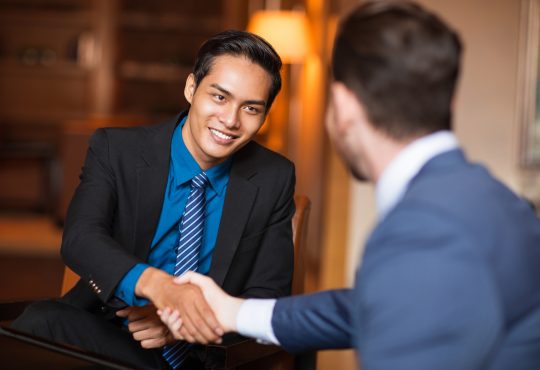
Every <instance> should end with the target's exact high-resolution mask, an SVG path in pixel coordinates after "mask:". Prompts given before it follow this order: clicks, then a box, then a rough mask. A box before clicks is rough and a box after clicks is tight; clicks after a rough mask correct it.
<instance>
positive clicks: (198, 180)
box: [191, 172, 208, 189]
mask: <svg viewBox="0 0 540 370" xmlns="http://www.w3.org/2000/svg"><path fill="white" fill-rule="evenodd" d="M206 185H208V176H206V174H205V173H204V172H201V173H200V174H198V175H197V176H195V177H194V178H193V179H192V180H191V186H192V187H194V188H199V189H204V188H205V187H206Z"/></svg>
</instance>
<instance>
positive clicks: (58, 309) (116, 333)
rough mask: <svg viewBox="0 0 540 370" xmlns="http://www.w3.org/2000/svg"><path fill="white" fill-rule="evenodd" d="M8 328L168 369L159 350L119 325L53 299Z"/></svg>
mask: <svg viewBox="0 0 540 370" xmlns="http://www.w3.org/2000/svg"><path fill="white" fill-rule="evenodd" d="M12 327H13V328H14V329H16V330H19V331H22V332H26V333H29V334H32V335H34V336H36V337H41V338H45V339H48V340H51V341H54V342H63V343H68V344H71V345H75V346H77V347H80V348H82V349H85V350H87V351H90V352H94V353H98V354H102V355H105V356H108V357H111V358H114V359H118V360H120V361H122V362H127V363H131V364H133V365H135V366H136V367H139V368H145V369H170V367H169V366H168V364H167V363H166V362H165V361H164V360H163V358H162V356H161V349H159V348H158V349H150V350H148V349H143V348H142V347H141V346H140V345H139V342H137V341H136V340H134V339H133V338H132V336H131V333H129V331H128V330H127V329H125V328H123V327H122V326H121V325H117V324H116V323H113V322H112V321H108V320H105V319H104V318H103V317H100V316H98V315H94V314H92V313H90V312H88V311H85V310H83V309H80V308H77V307H75V306H72V305H69V304H67V303H63V302H59V301H54V300H47V301H40V302H36V303H33V304H32V305H30V306H28V308H26V310H25V311H24V312H23V314H22V315H21V316H19V317H18V318H17V319H16V320H15V321H14V322H13V323H12Z"/></svg>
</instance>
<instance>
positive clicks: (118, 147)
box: [61, 113, 295, 312]
mask: <svg viewBox="0 0 540 370" xmlns="http://www.w3.org/2000/svg"><path fill="white" fill-rule="evenodd" d="M185 114H186V113H183V114H182V115H179V116H177V117H176V118H175V119H173V120H171V121H169V122H165V123H163V124H159V125H153V126H140V127H131V128H105V129H98V130H97V131H96V132H95V134H94V135H93V136H92V138H91V139H90V145H89V148H88V153H87V157H86V160H85V164H84V167H83V169H82V174H81V177H80V178H81V182H80V185H79V186H78V188H77V190H76V192H75V195H74V197H73V200H72V201H71V204H70V207H69V209H68V213H67V217H66V223H65V229H64V236H63V241H62V249H61V252H62V256H63V258H64V261H65V263H66V264H67V265H68V266H69V267H70V268H71V269H72V270H74V271H75V272H76V273H77V274H79V275H80V276H81V280H80V281H79V283H78V284H77V285H76V286H75V287H74V288H73V289H72V290H71V291H70V292H68V293H67V295H66V296H64V298H63V299H64V300H65V301H67V302H69V303H71V304H74V305H76V306H79V307H81V308H84V309H87V310H90V311H95V310H97V311H103V312H106V311H108V308H109V306H112V302H113V301H114V300H113V298H114V292H115V289H116V286H117V284H118V283H119V282H120V280H121V279H122V278H123V276H124V275H125V274H126V273H127V272H128V271H129V270H130V269H131V268H132V267H133V266H134V265H135V264H136V263H138V262H141V261H146V259H147V256H148V253H149V252H150V247H151V242H152V239H153V236H154V232H155V229H156V227H157V225H158V222H159V216H160V213H161V208H162V204H163V199H164V193H165V188H166V184H167V176H168V172H169V162H170V148H171V139H172V134H173V131H174V128H175V127H176V125H177V124H178V123H179V122H180V121H181V119H182V118H183V117H184V115H185ZM294 184H295V175H294V166H293V164H292V163H291V162H290V161H289V160H287V159H285V158H284V157H282V156H280V155H279V154H276V153H274V152H272V151H270V150H268V149H266V148H264V147H262V146H260V145H258V144H257V143H255V142H250V143H248V144H247V145H246V146H244V147H243V148H242V149H240V150H239V151H238V152H237V153H235V154H234V158H233V163H232V167H231V172H230V177H229V183H228V186H227V190H226V196H225V203H224V206H223V212H222V216H221V222H220V225H219V231H218V235H217V240H216V246H215V250H214V254H213V257H212V264H211V267H210V272H209V276H211V277H212V278H213V279H214V280H215V281H216V282H217V283H218V284H219V285H221V286H222V287H223V288H224V289H225V290H226V291H227V292H228V293H230V294H232V295H235V296H244V297H262V298H266V297H279V296H283V295H287V294H289V293H290V286H291V280H292V271H293V244H292V230H291V218H292V216H293V213H294V200H293V195H294Z"/></svg>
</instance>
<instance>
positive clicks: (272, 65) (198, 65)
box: [193, 30, 282, 111]
mask: <svg viewBox="0 0 540 370" xmlns="http://www.w3.org/2000/svg"><path fill="white" fill-rule="evenodd" d="M221 55H232V56H241V57H245V58H247V59H248V60H250V61H251V62H253V63H255V64H257V65H259V66H261V67H262V68H263V69H264V70H265V71H266V72H268V74H269V75H270V77H271V79H272V84H271V86H270V91H269V92H268V100H267V101H266V111H268V110H269V109H270V107H271V106H272V103H273V102H274V99H275V97H276V95H277V94H278V93H279V90H281V74H280V70H281V65H282V63H281V58H280V57H279V55H278V53H276V51H275V50H274V48H273V47H272V45H270V43H268V41H266V40H265V39H263V38H262V37H260V36H257V35H255V34H253V33H250V32H245V31H237V30H227V31H223V32H220V33H218V34H216V35H214V36H213V37H211V38H209V39H208V40H206V41H205V42H204V43H203V44H202V46H201V48H200V49H199V52H198V53H197V60H196V61H195V65H194V66H193V74H194V75H195V83H196V84H197V85H199V83H200V82H201V81H202V79H203V78H204V77H205V76H206V75H207V74H208V73H209V72H210V69H211V68H212V64H213V62H214V59H215V58H216V57H218V56H221Z"/></svg>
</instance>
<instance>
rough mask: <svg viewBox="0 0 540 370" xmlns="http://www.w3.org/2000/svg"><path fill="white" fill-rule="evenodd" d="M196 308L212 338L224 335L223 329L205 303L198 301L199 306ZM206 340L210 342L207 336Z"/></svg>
mask: <svg viewBox="0 0 540 370" xmlns="http://www.w3.org/2000/svg"><path fill="white" fill-rule="evenodd" d="M196 307H197V310H198V312H199V314H200V317H202V319H203V320H204V321H205V323H206V325H207V327H208V328H209V329H210V330H212V337H215V336H218V337H221V336H222V335H223V334H224V332H223V329H222V328H221V325H220V324H219V321H218V320H217V318H216V315H215V314H214V311H213V310H212V309H211V308H210V306H209V305H208V303H207V302H206V301H202V302H201V301H199V304H198V305H197V306H196ZM207 339H208V340H210V337H208V336H207ZM214 340H215V339H214Z"/></svg>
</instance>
